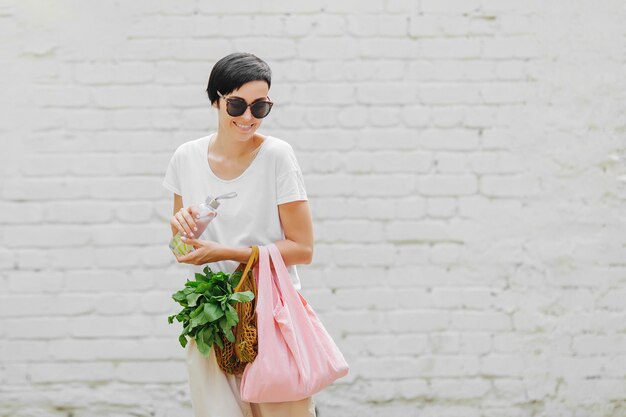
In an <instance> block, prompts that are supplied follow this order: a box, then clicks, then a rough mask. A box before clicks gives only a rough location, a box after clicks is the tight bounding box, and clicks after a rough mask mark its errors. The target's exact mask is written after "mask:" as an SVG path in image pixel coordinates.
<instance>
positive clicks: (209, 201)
mask: <svg viewBox="0 0 626 417" xmlns="http://www.w3.org/2000/svg"><path fill="white" fill-rule="evenodd" d="M234 197H237V193H236V192H232V193H227V194H222V195H218V196H217V197H215V198H213V197H211V196H208V197H207V198H206V204H207V205H208V206H209V207H211V208H213V209H217V208H218V207H219V206H220V202H219V201H218V200H223V199H226V198H234Z"/></svg>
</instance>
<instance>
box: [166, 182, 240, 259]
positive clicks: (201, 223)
mask: <svg viewBox="0 0 626 417" xmlns="http://www.w3.org/2000/svg"><path fill="white" fill-rule="evenodd" d="M233 197H237V193H234V192H233V193H228V194H222V195H219V196H217V197H215V198H213V197H212V196H208V197H207V198H206V200H205V202H204V203H200V204H198V205H196V206H195V207H194V208H195V210H192V211H195V213H196V218H195V219H194V220H195V222H196V227H197V228H198V230H197V231H196V230H194V231H193V235H194V237H195V238H196V239H197V238H199V237H200V236H202V233H204V231H205V230H206V228H207V226H208V225H209V223H211V221H213V219H214V218H215V216H217V208H218V207H219V206H220V201H219V200H223V199H226V198H233ZM169 247H170V249H171V250H172V252H173V253H174V255H176V256H184V255H187V254H188V253H190V252H193V251H194V247H193V246H192V245H187V244H186V243H185V242H184V241H183V239H182V236H181V234H180V232H178V233H176V235H175V236H174V237H173V238H172V240H170V244H169Z"/></svg>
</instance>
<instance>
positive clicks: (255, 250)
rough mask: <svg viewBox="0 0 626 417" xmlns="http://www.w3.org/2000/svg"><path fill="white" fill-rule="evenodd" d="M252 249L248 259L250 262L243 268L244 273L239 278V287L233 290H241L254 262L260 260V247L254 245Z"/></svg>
mask: <svg viewBox="0 0 626 417" xmlns="http://www.w3.org/2000/svg"><path fill="white" fill-rule="evenodd" d="M250 249H252V253H251V254H250V258H249V259H248V263H247V264H246V268H245V269H244V270H243V274H241V279H240V280H239V284H237V287H236V288H235V289H234V290H233V292H238V291H239V289H240V288H241V286H242V285H243V283H244V281H245V279H246V277H247V276H248V274H249V273H250V270H251V269H252V267H253V266H254V264H255V263H256V262H257V261H258V260H259V247H258V246H252V247H251V248H250Z"/></svg>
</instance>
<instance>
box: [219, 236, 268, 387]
mask: <svg viewBox="0 0 626 417" xmlns="http://www.w3.org/2000/svg"><path fill="white" fill-rule="evenodd" d="M258 259H259V248H258V246H252V254H251V255H250V258H249V259H248V262H247V263H246V264H245V265H244V264H240V265H239V267H238V268H237V269H236V271H242V270H243V272H242V275H241V280H240V281H239V284H237V287H235V288H234V289H233V292H242V291H252V293H254V299H253V300H251V301H248V302H246V303H235V305H234V308H235V310H237V316H238V317H239V322H238V323H237V325H236V326H235V328H234V329H233V333H234V335H235V342H234V343H233V342H229V341H228V340H227V339H226V338H223V339H222V341H223V342H224V348H223V349H221V348H220V347H219V346H218V345H217V344H213V346H214V348H215V358H216V359H217V363H218V364H219V366H220V368H221V369H222V370H223V371H224V372H226V373H228V374H233V375H238V374H241V373H243V370H244V369H245V367H246V365H247V364H248V363H250V362H252V361H254V359H255V358H256V355H257V352H258V350H257V329H256V297H257V295H258V293H257V288H256V282H255V281H254V274H253V268H254V265H255V264H256V262H257V261H258Z"/></svg>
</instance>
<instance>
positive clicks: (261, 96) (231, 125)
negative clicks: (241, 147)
mask: <svg viewBox="0 0 626 417" xmlns="http://www.w3.org/2000/svg"><path fill="white" fill-rule="evenodd" d="M268 93H269V87H268V85H267V83H266V82H265V81H250V82H249V83H246V84H244V85H242V86H241V87H240V88H239V89H237V90H234V91H232V92H230V93H228V94H225V95H224V97H221V98H220V99H219V100H218V101H216V102H215V103H214V104H213V106H214V107H216V108H218V110H219V131H220V132H222V133H223V134H226V135H228V136H229V137H232V138H235V139H236V140H240V141H247V140H249V139H250V138H252V137H253V136H254V133H255V132H256V131H257V129H258V128H259V126H261V123H262V121H263V119H257V118H255V117H254V116H253V115H252V113H251V111H250V107H248V108H247V109H246V111H245V112H244V113H243V114H242V115H241V116H236V117H233V116H231V115H229V114H228V112H227V111H226V99H225V98H231V97H238V98H242V99H244V100H245V101H246V103H248V104H252V103H254V102H255V101H258V100H267V95H268ZM218 104H219V105H218Z"/></svg>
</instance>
